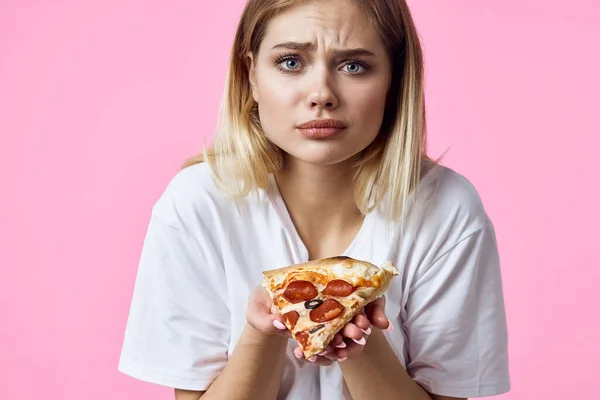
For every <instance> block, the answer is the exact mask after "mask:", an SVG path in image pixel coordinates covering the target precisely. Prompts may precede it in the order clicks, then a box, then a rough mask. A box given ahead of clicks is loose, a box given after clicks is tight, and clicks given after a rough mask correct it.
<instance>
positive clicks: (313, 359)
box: [308, 356, 317, 362]
mask: <svg viewBox="0 0 600 400" xmlns="http://www.w3.org/2000/svg"><path fill="white" fill-rule="evenodd" d="M308 361H310V362H315V361H317V356H311V357H309V358H308Z"/></svg>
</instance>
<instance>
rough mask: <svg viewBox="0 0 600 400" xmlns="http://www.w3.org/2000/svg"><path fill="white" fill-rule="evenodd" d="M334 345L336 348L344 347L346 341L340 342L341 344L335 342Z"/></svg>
mask: <svg viewBox="0 0 600 400" xmlns="http://www.w3.org/2000/svg"><path fill="white" fill-rule="evenodd" d="M335 347H337V348H338V349H343V348H344V347H346V342H342V343H341V344H337V345H335Z"/></svg>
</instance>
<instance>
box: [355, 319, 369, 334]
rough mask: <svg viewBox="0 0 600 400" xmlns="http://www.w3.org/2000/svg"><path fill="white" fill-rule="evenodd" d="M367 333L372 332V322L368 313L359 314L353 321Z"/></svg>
mask: <svg viewBox="0 0 600 400" xmlns="http://www.w3.org/2000/svg"><path fill="white" fill-rule="evenodd" d="M352 323H354V325H356V326H357V327H358V328H359V329H360V330H361V331H362V332H363V333H364V334H365V335H370V334H371V323H370V322H369V319H368V318H367V317H366V315H362V314H358V315H357V316H356V317H354V320H353V321H352Z"/></svg>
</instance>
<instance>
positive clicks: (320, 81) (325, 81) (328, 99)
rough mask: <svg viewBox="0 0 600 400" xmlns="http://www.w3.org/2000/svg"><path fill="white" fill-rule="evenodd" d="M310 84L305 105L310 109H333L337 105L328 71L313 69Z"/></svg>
mask: <svg viewBox="0 0 600 400" xmlns="http://www.w3.org/2000/svg"><path fill="white" fill-rule="evenodd" d="M313 72H314V77H313V78H314V79H313V80H312V81H313V82H312V85H311V86H310V89H309V91H308V96H307V103H308V104H307V105H308V106H309V107H310V108H311V109H317V110H323V109H325V110H333V109H335V108H337V106H338V98H337V96H336V94H335V90H334V88H333V86H332V82H331V77H330V76H329V73H328V71H323V70H320V71H319V70H315V71H313Z"/></svg>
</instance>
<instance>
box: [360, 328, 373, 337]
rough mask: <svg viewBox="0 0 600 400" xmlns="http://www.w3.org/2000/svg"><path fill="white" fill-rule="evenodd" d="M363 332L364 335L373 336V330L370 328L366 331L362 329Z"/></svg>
mask: <svg viewBox="0 0 600 400" xmlns="http://www.w3.org/2000/svg"><path fill="white" fill-rule="evenodd" d="M361 331H362V333H364V334H365V335H370V334H371V328H370V327H369V328H367V329H366V330H365V329H361Z"/></svg>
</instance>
